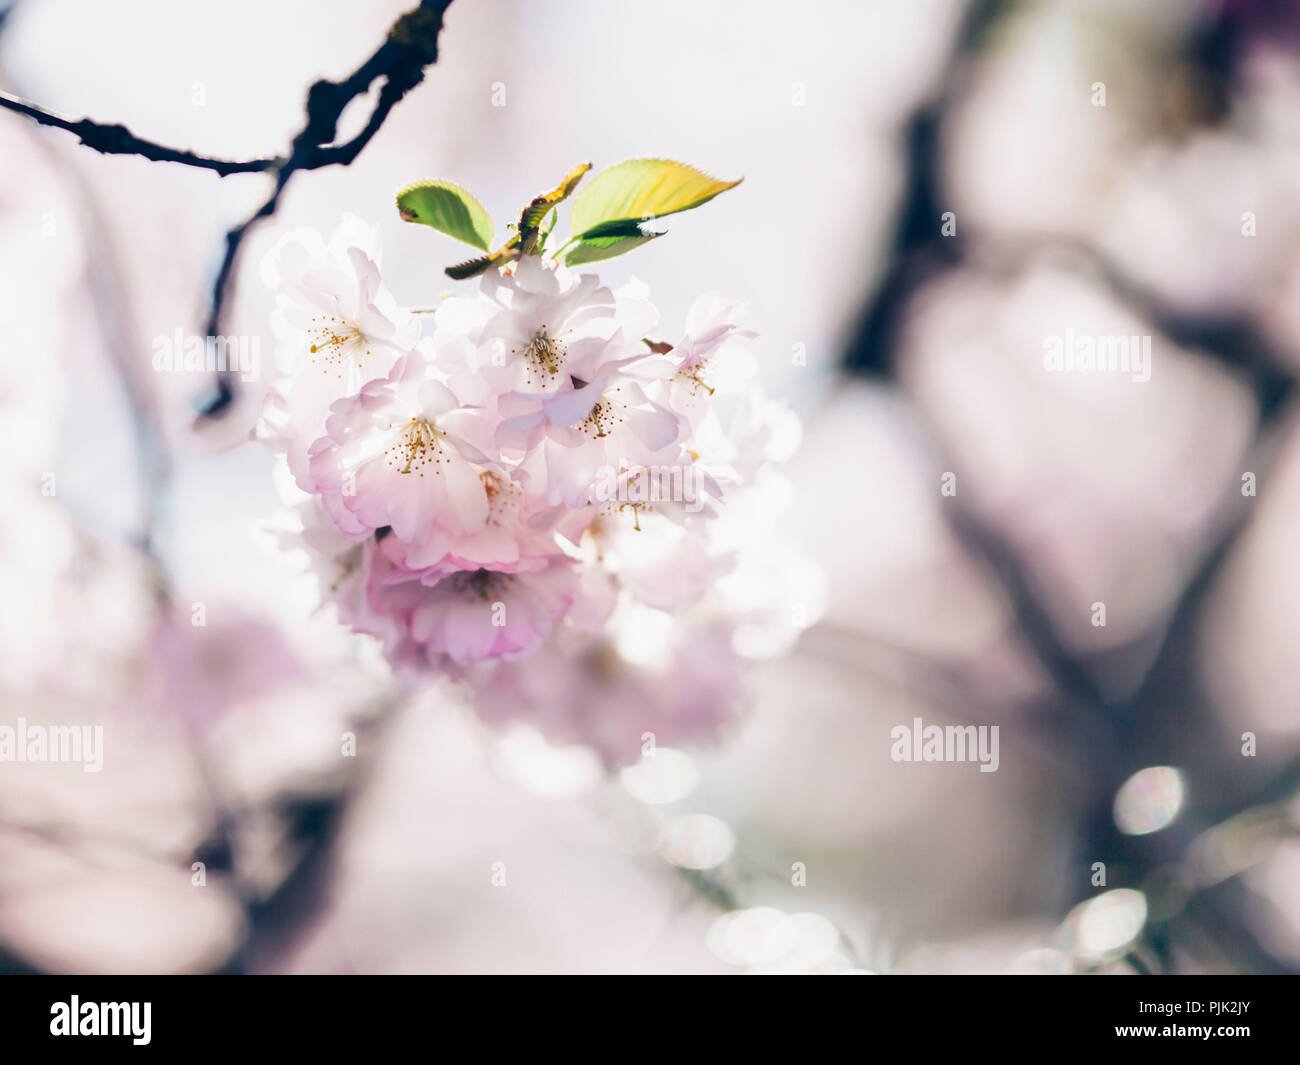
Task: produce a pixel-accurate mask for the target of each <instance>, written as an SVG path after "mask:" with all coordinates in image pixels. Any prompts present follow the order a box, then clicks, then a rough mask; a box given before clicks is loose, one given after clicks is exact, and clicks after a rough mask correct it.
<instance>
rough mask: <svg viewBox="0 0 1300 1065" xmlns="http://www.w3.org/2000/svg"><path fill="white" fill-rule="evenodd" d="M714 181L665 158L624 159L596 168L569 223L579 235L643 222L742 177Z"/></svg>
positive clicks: (686, 208)
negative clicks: (606, 168)
mask: <svg viewBox="0 0 1300 1065" xmlns="http://www.w3.org/2000/svg"><path fill="white" fill-rule="evenodd" d="M743 180H744V179H743V178H740V179H737V180H736V181H718V180H717V179H716V178H711V177H709V175H708V174H705V173H702V172H700V171H699V170H696V169H695V168H694V167H693V166H687V165H686V164H685V163H675V162H673V161H671V160H669V159H629V160H628V161H627V162H626V163H619V164H617V165H616V166H611V167H610V168H609V169H608V170H602V171H601V172H600V173H599V174H597V175H596V176H595V177H594V178H592V180H591V183H590V184H589V185H587V187H586V188H585V189H583V190H582V191H581V192H580V193H578V195H577V196H576V197H575V198H574V201H573V214H572V216H571V217H570V220H569V223H570V226H571V227H572V229H573V232H574V233H575V234H577V235H578V236H579V237H584V238H585V237H587V236H588V235H589V234H590V233H591V231H592V230H596V231H597V233H598V234H599V230H600V227H602V226H604V225H606V224H608V223H611V222H626V221H644V220H646V219H649V218H662V217H663V216H664V215H670V214H676V213H677V212H678V211H689V210H690V209H691V208H693V207H699V206H700V204H702V203H708V201H709V200H711V199H713V197H714V196H717V195H718V194H719V193H721V192H726V191H727V189H731V188H735V187H736V186H737V185H739V184H740V182H741V181H743Z"/></svg>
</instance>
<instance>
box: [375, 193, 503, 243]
mask: <svg viewBox="0 0 1300 1065" xmlns="http://www.w3.org/2000/svg"><path fill="white" fill-rule="evenodd" d="M397 210H398V212H399V213H400V214H401V216H402V218H403V219H404V220H405V221H407V222H419V223H420V224H421V225H425V226H432V227H433V228H434V229H436V230H438V231H439V232H440V233H446V234H447V236H449V237H455V238H456V239H457V240H463V241H464V242H465V243H466V244H472V245H474V247H476V248H482V249H483V250H484V251H487V250H488V248H490V247H491V246H492V219H491V218H489V217H488V213H487V211H485V210H484V209H483V205H482V204H481V203H479V202H478V200H476V199H474V197H473V196H471V195H470V194H469V193H468V192H466V191H465V190H464V189H462V188H461V187H460V186H459V185H453V184H452V183H451V182H450V181H417V182H416V183H415V184H414V185H407V186H406V188H404V189H402V190H401V191H400V192H398V194H397Z"/></svg>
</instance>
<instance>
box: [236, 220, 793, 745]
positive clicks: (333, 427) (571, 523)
mask: <svg viewBox="0 0 1300 1065" xmlns="http://www.w3.org/2000/svg"><path fill="white" fill-rule="evenodd" d="M263 276H264V278H265V280H266V281H267V282H268V284H270V285H271V286H272V287H273V288H274V290H275V292H276V307H275V312H274V315H273V326H274V332H275V339H276V359H277V365H278V368H279V372H280V373H282V376H280V377H279V378H278V379H277V380H276V381H275V382H274V384H273V385H272V387H271V390H270V393H269V395H268V396H267V399H266V402H265V407H264V410H263V413H262V417H261V420H260V422H259V426H258V435H259V436H260V437H261V438H262V439H263V440H264V441H265V442H266V443H267V444H268V445H269V446H270V447H271V448H272V449H273V450H274V451H275V452H277V453H278V454H279V455H281V456H283V459H284V462H285V463H286V464H287V468H288V471H289V473H290V474H291V475H292V480H293V482H294V483H295V484H296V489H295V497H296V501H297V517H298V525H297V527H296V534H295V537H294V540H295V544H296V546H298V547H300V548H302V549H304V550H305V551H306V552H307V554H308V555H309V556H310V558H311V559H312V562H313V565H314V567H315V569H316V572H317V573H318V574H319V575H320V578H321V585H322V589H323V592H324V596H325V598H327V599H328V600H330V601H332V602H333V604H334V605H335V606H336V607H337V610H338V614H339V617H340V619H341V620H342V622H344V623H345V624H346V625H348V626H350V627H351V628H352V629H353V630H355V631H357V632H360V633H366V634H369V635H370V636H373V637H375V638H377V639H378V640H379V641H380V643H381V645H382V648H383V653H384V655H385V657H386V658H387V660H388V661H389V662H390V663H391V665H392V666H393V668H394V669H395V670H396V671H397V672H398V673H399V674H402V675H403V676H405V677H408V678H412V679H414V680H417V681H419V680H427V679H429V678H431V677H445V678H451V679H453V680H456V681H460V682H463V683H464V684H465V685H467V686H468V688H469V689H470V690H471V692H472V694H473V696H474V702H475V705H476V708H477V710H478V712H479V713H480V714H481V715H482V716H483V717H484V718H486V719H490V720H513V719H521V720H525V721H528V722H530V723H531V724H533V725H535V726H536V727H538V728H540V729H541V730H543V731H544V732H546V733H548V734H549V735H550V736H551V737H552V738H555V739H560V740H565V741H575V742H581V743H584V744H588V745H590V746H592V747H594V748H596V749H597V750H598V751H599V752H600V753H601V754H602V756H603V757H604V758H605V759H606V761H607V762H609V763H610V764H619V763H625V762H629V761H632V760H634V759H635V758H636V757H637V756H638V755H639V754H640V753H641V752H642V750H643V748H644V747H646V745H647V744H648V743H655V742H658V743H665V742H675V741H678V740H683V739H690V738H695V737H699V736H704V735H708V734H710V733H713V732H716V731H717V730H718V729H719V728H720V727H722V726H723V725H725V724H726V723H727V722H728V721H730V720H731V719H732V718H733V717H734V716H735V714H736V713H737V712H738V709H739V706H740V701H741V688H740V684H739V679H738V670H737V664H738V663H737V654H738V652H739V653H741V654H744V653H747V648H746V643H747V642H748V644H749V645H750V646H751V649H752V648H753V647H757V646H759V645H762V644H764V643H765V641H766V642H770V641H769V640H766V637H764V636H763V635H762V634H763V633H765V632H766V633H767V634H768V635H769V636H770V635H771V633H772V632H776V633H777V634H778V635H777V637H776V640H777V643H780V640H781V636H780V634H782V633H784V634H785V635H788V636H792V635H793V634H794V633H795V632H797V629H798V627H799V625H800V624H802V623H806V621H801V620H800V619H799V618H797V617H796V616H794V615H795V614H796V613H797V612H796V611H792V610H791V609H790V602H789V599H788V592H789V581H790V578H789V574H788V573H786V574H785V575H783V573H782V568H781V561H782V559H781V553H780V552H774V553H773V552H769V555H774V556H775V557H764V556H763V551H762V550H761V536H756V535H755V534H756V533H761V530H762V529H763V528H764V526H765V524H766V523H767V522H769V521H770V518H771V515H770V514H769V513H767V512H766V511H765V508H769V507H770V505H771V500H772V499H774V498H776V499H779V497H780V496H781V493H780V492H779V491H775V492H774V491H773V490H772V487H773V485H775V484H778V483H779V480H778V479H777V476H776V474H775V473H774V472H773V468H774V467H775V466H776V465H777V464H778V463H779V462H780V461H782V460H784V459H785V458H786V457H787V456H788V455H789V454H790V453H791V452H792V451H793V449H794V447H795V446H797V443H798V435H799V427H798V422H797V420H795V419H794V416H793V415H792V414H791V413H790V412H789V411H788V410H787V409H786V408H785V407H784V406H783V405H781V404H778V403H775V402H772V401H770V400H768V399H766V398H765V397H764V396H763V395H762V394H761V393H760V392H759V390H758V388H757V385H756V383H755V372H754V369H755V368H754V360H753V356H752V353H751V352H750V351H749V350H748V347H747V345H746V343H745V342H746V340H747V339H748V338H749V337H751V336H752V335H753V334H751V333H748V332H746V331H744V330H742V329H741V328H740V327H739V326H738V324H737V318H738V317H739V311H740V308H738V307H737V306H736V305H735V304H733V303H731V302H729V301H728V300H726V299H724V298H722V297H719V296H716V295H709V296H705V297H703V298H701V299H699V300H698V301H697V302H696V303H695V304H694V306H693V307H692V308H691V310H690V312H689V313H688V315H687V316H686V321H685V323H684V327H683V328H682V329H681V331H680V332H679V333H678V334H677V335H675V336H673V335H671V334H670V337H671V339H669V340H655V339H651V338H654V337H656V336H658V335H659V328H660V323H659V320H658V319H659V315H658V312H657V310H656V309H655V307H654V306H653V305H652V304H651V303H650V301H649V299H648V293H647V291H646V290H645V288H644V286H641V285H640V284H639V283H636V282H631V283H629V284H627V285H625V286H623V287H621V288H619V289H617V290H611V289H610V288H608V287H605V286H603V285H602V284H601V282H600V280H599V278H598V277H597V276H596V275H595V274H593V273H578V272H575V271H573V270H570V269H569V268H566V267H565V266H563V265H561V264H560V263H558V262H556V261H554V260H551V259H546V258H543V257H541V256H539V255H525V256H522V257H521V258H519V259H517V260H516V261H514V262H511V263H509V264H508V265H506V266H505V267H503V268H495V267H494V268H493V269H490V270H488V271H487V272H486V273H484V274H483V275H482V277H481V280H480V281H478V282H475V283H476V284H478V286H479V287H478V291H477V292H476V293H474V294H472V295H453V296H448V297H446V298H444V299H443V300H442V301H441V303H440V305H439V306H438V307H437V308H436V309H434V310H432V311H428V312H423V313H411V312H408V311H406V310H403V309H402V308H400V307H399V306H398V305H397V303H396V301H395V300H394V299H393V297H392V296H391V295H390V293H389V292H388V290H387V289H386V288H385V286H384V284H383V281H382V279H381V275H380V257H379V252H378V248H377V244H376V238H375V235H374V233H373V232H372V231H370V230H369V229H368V228H367V227H366V226H364V225H363V224H362V223H360V222H359V221H358V220H356V219H354V218H351V217H349V218H346V219H345V220H344V221H343V223H342V224H341V225H340V226H339V228H338V229H337V231H336V232H335V233H334V234H333V235H332V237H330V238H329V239H328V240H327V239H326V238H324V237H323V236H322V235H321V234H319V233H317V232H314V231H303V230H300V231H295V232H293V233H291V234H289V235H288V236H286V237H285V238H283V239H282V240H281V241H280V242H279V244H278V245H277V246H276V247H275V248H274V249H273V250H272V251H271V252H270V253H269V254H268V256H267V257H266V259H265V261H264V263H263ZM467 287H468V286H467ZM755 546H758V547H759V550H757V551H751V550H750V548H751V547H755ZM756 589H757V590H756Z"/></svg>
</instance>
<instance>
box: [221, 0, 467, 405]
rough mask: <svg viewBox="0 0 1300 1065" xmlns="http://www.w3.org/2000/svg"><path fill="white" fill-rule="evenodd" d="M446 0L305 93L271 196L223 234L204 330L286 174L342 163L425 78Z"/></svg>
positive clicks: (425, 4)
mask: <svg viewBox="0 0 1300 1065" xmlns="http://www.w3.org/2000/svg"><path fill="white" fill-rule="evenodd" d="M450 5H451V0H421V2H420V5H419V6H418V7H416V8H413V9H412V10H410V11H408V12H406V14H404V15H402V16H401V17H400V18H399V19H398V20H397V21H396V22H395V23H393V26H392V29H390V30H389V31H388V36H387V37H386V38H385V40H384V43H383V44H381V45H380V46H379V48H378V49H377V50H376V51H375V52H374V54H373V55H371V56H370V58H369V59H367V60H366V61H365V62H364V63H362V64H361V66H360V67H358V68H357V70H356V71H355V72H353V73H352V74H351V75H350V76H349V77H347V78H345V79H344V80H343V81H339V82H334V81H328V80H321V81H318V82H316V83H315V84H314V85H312V87H311V89H310V90H309V91H308V93H307V108H306V111H307V113H306V118H305V121H304V123H303V127H302V129H301V130H300V131H299V132H298V134H297V136H295V137H294V139H293V145H292V147H291V149H290V152H289V157H288V159H287V160H285V161H284V163H283V164H282V165H280V166H279V167H277V168H276V172H275V189H274V191H273V192H272V193H271V195H270V197H269V198H268V199H267V200H266V202H264V203H263V204H262V206H261V207H259V208H258V209H257V210H256V211H254V212H253V214H252V215H250V216H249V217H248V218H247V219H245V220H244V221H243V222H241V223H240V224H239V225H237V226H235V227H234V228H233V229H231V230H230V231H229V232H228V233H227V234H226V250H225V255H224V256H223V258H222V261H221V266H220V268H219V269H218V270H217V276H216V280H215V281H214V282H213V286H212V299H211V303H210V307H209V312H208V321H207V333H208V335H209V336H216V335H218V334H219V333H220V331H221V319H222V314H223V312H224V310H225V304H226V300H227V297H228V295H229V289H230V279H231V276H232V274H233V271H234V267H235V263H236V260H237V259H238V256H239V250H240V247H241V246H242V244H243V241H244V238H245V236H247V234H248V232H249V230H250V229H252V228H253V226H254V225H256V223H257V222H258V221H259V220H261V219H263V218H269V217H271V215H273V214H275V212H276V209H277V208H278V207H279V205H280V197H281V195H282V194H283V193H284V189H285V186H286V185H288V183H289V180H290V179H291V178H292V177H293V175H294V174H296V173H297V172H298V171H300V170H317V169H319V168H321V167H324V166H332V165H335V164H337V165H340V166H347V165H348V164H350V163H351V162H352V161H353V160H354V159H356V157H357V156H358V155H359V154H360V153H361V151H362V149H363V148H365V146H366V145H367V144H369V143H370V141H371V139H372V138H373V137H374V135H375V134H376V133H378V132H379V128H380V126H382V125H383V123H384V121H385V119H387V118H388V115H389V113H390V112H391V111H392V109H393V108H394V107H395V106H396V105H397V104H398V103H399V102H400V101H401V99H402V98H403V97H404V96H405V95H406V94H407V93H408V92H410V91H411V90H412V89H413V88H415V86H417V85H419V84H420V82H421V81H423V80H424V71H425V68H426V67H428V66H430V65H431V64H433V63H435V62H437V59H438V35H439V33H441V31H442V18H443V15H444V14H445V12H446V10H447V8H448V7H449V6H450ZM380 78H382V79H384V80H383V86H382V88H381V89H380V91H379V99H378V101H377V102H376V104H375V109H374V111H373V112H371V115H370V119H369V120H368V121H367V122H366V125H365V128H364V129H363V130H362V131H361V132H360V133H359V134H357V136H356V137H354V138H353V139H352V140H350V141H348V142H346V143H344V144H338V145H336V144H333V143H332V142H333V140H334V138H335V136H336V135H337V133H338V122H339V118H340V116H341V115H342V114H343V111H344V109H345V108H346V107H347V106H348V104H350V103H351V102H352V101H353V100H355V99H356V98H357V97H358V96H361V95H363V94H364V93H366V92H368V91H369V90H370V87H371V85H372V84H374V82H375V81H377V80H379V79H380ZM221 381H222V384H223V385H224V387H225V393H224V395H222V396H219V397H218V402H217V404H216V405H215V406H214V407H210V408H209V409H207V410H205V412H204V413H205V414H209V415H212V414H217V413H219V412H220V410H221V409H222V408H224V407H225V406H226V404H227V403H228V402H229V399H230V396H229V385H228V383H227V382H226V379H225V378H222V379H221Z"/></svg>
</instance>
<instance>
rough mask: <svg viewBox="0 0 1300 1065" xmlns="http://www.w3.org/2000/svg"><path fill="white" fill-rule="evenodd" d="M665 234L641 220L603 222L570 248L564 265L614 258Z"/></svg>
mask: <svg viewBox="0 0 1300 1065" xmlns="http://www.w3.org/2000/svg"><path fill="white" fill-rule="evenodd" d="M663 235H664V234H663V232H662V231H659V232H656V231H654V230H650V229H647V228H646V227H645V226H643V225H642V224H641V223H640V222H632V221H627V220H624V221H619V222H602V223H601V224H600V225H599V226H596V227H595V228H594V229H592V230H590V231H589V232H588V233H587V234H586V235H585V236H583V237H582V238H581V239H580V240H579V241H578V243H577V244H576V245H575V246H574V247H573V248H572V249H570V250H569V252H568V253H567V254H566V255H565V256H564V265H565V266H579V265H581V264H582V263H595V262H599V261H600V260H601V259H612V258H614V256H616V255H623V254H624V253H625V252H629V251H632V250H633V249H634V248H639V247H641V245H642V244H648V243H649V242H650V241H652V240H654V239H656V238H657V237H662V236H663Z"/></svg>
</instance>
